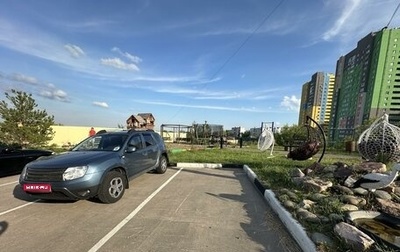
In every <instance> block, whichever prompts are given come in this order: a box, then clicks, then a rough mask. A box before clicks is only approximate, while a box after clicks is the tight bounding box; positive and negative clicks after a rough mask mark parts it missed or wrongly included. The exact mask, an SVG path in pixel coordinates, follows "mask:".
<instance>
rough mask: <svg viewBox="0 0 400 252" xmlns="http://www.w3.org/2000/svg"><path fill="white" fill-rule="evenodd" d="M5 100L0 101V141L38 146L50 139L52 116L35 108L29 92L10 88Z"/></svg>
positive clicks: (52, 134)
mask: <svg viewBox="0 0 400 252" xmlns="http://www.w3.org/2000/svg"><path fill="white" fill-rule="evenodd" d="M5 96H6V98H7V99H8V100H9V103H7V102H6V101H5V100H3V101H1V102H0V117H1V118H2V121H1V122H0V133H1V134H0V141H1V142H3V143H5V144H19V145H21V146H24V147H26V146H31V147H38V146H42V145H44V144H46V143H47V142H48V141H50V140H51V139H52V138H53V136H54V132H53V129H52V128H51V127H50V126H51V125H53V124H54V116H49V115H48V114H47V112H46V110H39V109H37V106H38V105H37V104H36V102H35V100H34V99H33V98H32V95H31V94H27V93H25V92H22V91H16V90H14V89H13V90H11V93H7V92H6V93H5Z"/></svg>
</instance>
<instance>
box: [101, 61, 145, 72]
mask: <svg viewBox="0 0 400 252" xmlns="http://www.w3.org/2000/svg"><path fill="white" fill-rule="evenodd" d="M101 64H103V65H105V66H111V67H115V68H118V69H123V70H129V71H139V68H138V67H137V66H136V65H135V64H129V63H126V62H124V61H122V60H121V59H120V58H112V59H110V58H108V59H101Z"/></svg>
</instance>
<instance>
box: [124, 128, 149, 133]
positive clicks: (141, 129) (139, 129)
mask: <svg viewBox="0 0 400 252" xmlns="http://www.w3.org/2000/svg"><path fill="white" fill-rule="evenodd" d="M137 131H150V132H154V130H152V129H143V128H135V129H129V132H137Z"/></svg>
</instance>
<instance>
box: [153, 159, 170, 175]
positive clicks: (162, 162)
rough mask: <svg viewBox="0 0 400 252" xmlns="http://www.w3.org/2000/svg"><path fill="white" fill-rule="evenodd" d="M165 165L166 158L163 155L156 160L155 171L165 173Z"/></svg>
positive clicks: (166, 163)
mask: <svg viewBox="0 0 400 252" xmlns="http://www.w3.org/2000/svg"><path fill="white" fill-rule="evenodd" d="M167 167H168V161H167V158H166V157H165V156H161V157H160V160H158V166H157V168H156V172H157V173H160V174H162V173H165V172H166V171H167Z"/></svg>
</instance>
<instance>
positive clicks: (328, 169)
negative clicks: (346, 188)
mask: <svg viewBox="0 0 400 252" xmlns="http://www.w3.org/2000/svg"><path fill="white" fill-rule="evenodd" d="M337 168H338V166H337V165H336V164H333V165H328V166H326V167H325V168H324V169H323V170H322V172H324V173H333V172H335V171H336V170H337Z"/></svg>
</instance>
